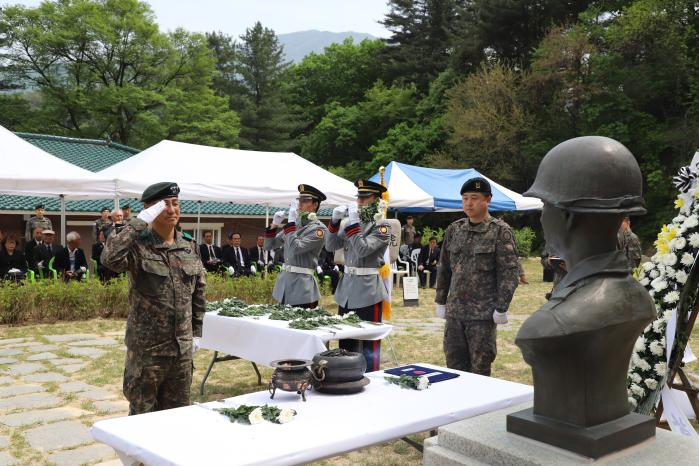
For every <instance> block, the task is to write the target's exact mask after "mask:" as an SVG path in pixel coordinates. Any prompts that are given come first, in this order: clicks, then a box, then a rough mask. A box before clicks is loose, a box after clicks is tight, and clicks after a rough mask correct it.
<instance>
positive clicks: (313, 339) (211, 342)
mask: <svg viewBox="0 0 699 466" xmlns="http://www.w3.org/2000/svg"><path fill="white" fill-rule="evenodd" d="M288 325H289V323H288V322H286V321H283V320H270V319H268V318H266V317H261V318H259V319H254V318H252V317H223V316H219V315H217V314H215V313H213V312H207V313H206V314H205V315H204V327H203V330H202V338H201V347H202V348H206V349H210V350H214V351H220V352H222V353H226V354H230V355H233V356H238V357H239V358H241V359H245V360H248V361H252V362H255V363H258V364H263V365H265V366H269V364H270V363H271V362H272V361H275V360H277V359H289V358H296V359H313V356H314V355H315V354H317V353H320V352H322V351H325V350H326V347H325V343H326V342H327V341H330V340H339V339H341V338H355V339H357V340H380V339H382V338H384V337H385V336H386V335H388V334H389V333H391V331H392V330H393V326H392V325H389V324H383V325H371V324H363V326H362V328H356V327H351V326H349V325H342V326H341V329H342V330H337V331H334V332H330V331H328V330H296V329H291V328H289V326H288Z"/></svg>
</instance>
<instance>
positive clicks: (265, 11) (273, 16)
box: [0, 0, 390, 37]
mask: <svg viewBox="0 0 699 466" xmlns="http://www.w3.org/2000/svg"><path fill="white" fill-rule="evenodd" d="M17 3H20V4H23V5H26V6H37V5H39V4H40V3H41V1H40V0H25V1H20V0H14V1H13V0H9V1H8V0H0V4H2V5H8V4H17ZM147 3H149V4H150V5H151V8H152V9H153V11H154V12H155V15H156V18H157V21H158V24H159V25H160V27H161V29H162V30H164V31H171V30H173V29H175V28H177V27H179V26H181V27H183V28H185V29H187V30H189V31H193V32H208V31H221V32H224V33H226V34H228V35H232V36H239V35H241V34H243V33H244V32H245V29H246V28H248V27H251V26H252V25H253V24H254V23H255V22H256V21H260V22H261V23H262V25H263V26H265V27H268V28H272V29H274V31H275V32H276V33H277V34H285V33H288V32H296V31H305V30H308V29H318V30H321V31H332V32H345V31H354V32H366V33H369V34H371V35H373V36H376V37H388V36H389V35H390V34H389V32H388V31H387V30H386V29H385V28H384V27H383V25H381V24H379V23H378V21H380V20H381V19H383V17H384V14H385V13H386V12H387V11H388V7H387V4H386V0H147Z"/></svg>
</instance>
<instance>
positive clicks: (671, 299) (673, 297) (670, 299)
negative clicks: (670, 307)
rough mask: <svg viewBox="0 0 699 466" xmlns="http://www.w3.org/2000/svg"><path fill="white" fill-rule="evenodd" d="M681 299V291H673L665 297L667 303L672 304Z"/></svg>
mask: <svg viewBox="0 0 699 466" xmlns="http://www.w3.org/2000/svg"><path fill="white" fill-rule="evenodd" d="M679 300H680V292H679V291H671V292H669V293H668V294H666V295H665V297H664V298H663V301H665V302H666V303H669V304H672V303H676V302H677V301H679Z"/></svg>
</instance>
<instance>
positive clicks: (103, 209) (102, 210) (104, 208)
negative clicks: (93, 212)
mask: <svg viewBox="0 0 699 466" xmlns="http://www.w3.org/2000/svg"><path fill="white" fill-rule="evenodd" d="M105 210H106V211H107V212H109V207H102V208H101V209H100V212H104V211H105Z"/></svg>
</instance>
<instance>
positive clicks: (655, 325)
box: [653, 320, 665, 333]
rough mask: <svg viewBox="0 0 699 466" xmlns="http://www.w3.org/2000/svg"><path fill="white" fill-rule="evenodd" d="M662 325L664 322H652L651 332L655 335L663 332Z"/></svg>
mask: <svg viewBox="0 0 699 466" xmlns="http://www.w3.org/2000/svg"><path fill="white" fill-rule="evenodd" d="M663 324H665V322H663V321H662V320H654V321H653V331H654V332H655V333H663V332H665V329H664V328H663Z"/></svg>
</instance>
